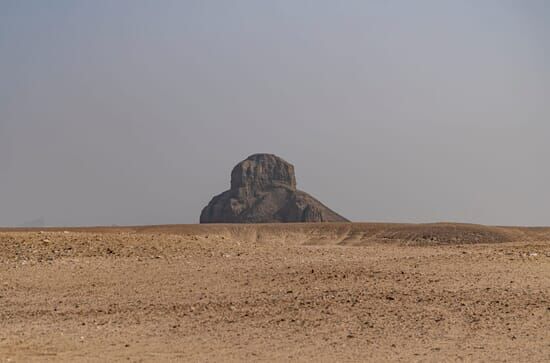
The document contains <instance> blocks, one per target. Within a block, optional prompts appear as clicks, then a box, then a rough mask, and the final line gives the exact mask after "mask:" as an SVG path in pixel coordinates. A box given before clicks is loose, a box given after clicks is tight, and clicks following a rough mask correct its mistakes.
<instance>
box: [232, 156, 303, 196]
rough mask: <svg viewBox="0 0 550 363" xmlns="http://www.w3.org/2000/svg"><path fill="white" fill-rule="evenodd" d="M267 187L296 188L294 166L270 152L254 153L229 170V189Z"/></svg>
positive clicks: (262, 188) (261, 188)
mask: <svg viewBox="0 0 550 363" xmlns="http://www.w3.org/2000/svg"><path fill="white" fill-rule="evenodd" d="M269 187H288V188H290V189H296V177H295V175H294V166H293V165H292V164H290V163H288V162H286V161H284V160H283V159H281V158H279V157H277V156H275V155H271V154H254V155H251V156H249V157H248V158H247V159H246V160H243V161H241V162H240V163H239V164H237V165H236V166H235V167H234V168H233V171H232V172H231V189H236V188H248V189H256V190H264V189H267V188H269Z"/></svg>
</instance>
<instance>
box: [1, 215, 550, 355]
mask: <svg viewBox="0 0 550 363" xmlns="http://www.w3.org/2000/svg"><path fill="white" fill-rule="evenodd" d="M24 361H34V362H43V361H56V362H57V361H71V362H72V361H90V362H105V361H131V362H145V361H192V362H209V361H210V362H219V361H285V362H286V361H297V362H298V361H316V362H318V361H324V362H336V361H339V362H347V361H355V362H361V361H375V362H384V361H402V362H410V361H418V362H442V361H496V362H545V361H550V228H521V227H486V226H479V225H467V224H450V223H441V224H424V225H412V224H383V223H324V224H321V223H303V224H301V223H297V224H264V225H223V224H222V225H170V226H142V227H108V228H107V227H96V228H49V229H0V362H24Z"/></svg>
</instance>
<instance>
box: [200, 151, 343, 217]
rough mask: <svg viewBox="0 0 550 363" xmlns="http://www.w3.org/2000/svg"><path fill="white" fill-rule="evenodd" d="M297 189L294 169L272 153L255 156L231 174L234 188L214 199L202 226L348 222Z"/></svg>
mask: <svg viewBox="0 0 550 363" xmlns="http://www.w3.org/2000/svg"><path fill="white" fill-rule="evenodd" d="M345 221H347V220H346V219H345V218H343V217H342V216H340V215H339V214H337V213H335V212H334V211H332V210H330V209H329V208H327V207H326V206H325V205H323V204H322V203H321V202H319V201H318V200H317V199H315V198H313V197H312V196H311V195H309V194H307V193H305V192H302V191H300V190H297V189H296V177H295V175H294V166H292V164H290V163H288V162H286V161H284V160H283V159H281V158H280V157H278V156H275V155H272V154H254V155H251V156H249V157H248V158H246V159H245V160H243V161H241V162H240V163H238V164H237V165H236V166H235V167H234V168H233V171H232V172H231V189H229V190H227V191H225V192H223V193H221V194H219V195H217V196H215V197H214V198H212V200H211V201H210V203H208V205H207V206H206V207H204V209H203V210H202V213H201V216H200V222H201V223H280V222H345Z"/></svg>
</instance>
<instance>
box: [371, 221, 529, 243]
mask: <svg viewBox="0 0 550 363" xmlns="http://www.w3.org/2000/svg"><path fill="white" fill-rule="evenodd" d="M521 236H522V234H521V233H518V231H515V230H513V229H506V228H499V227H487V226H482V225H475V224H454V223H437V224H417V225H404V226H396V227H393V228H388V229H386V230H384V231H382V232H380V233H378V234H377V235H376V237H377V238H378V239H381V240H393V241H401V242H408V243H420V244H424V243H444V244H449V243H458V244H471V243H496V242H510V241H513V240H515V239H516V238H518V237H521Z"/></svg>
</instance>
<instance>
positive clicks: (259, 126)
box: [0, 0, 550, 226]
mask: <svg viewBox="0 0 550 363" xmlns="http://www.w3.org/2000/svg"><path fill="white" fill-rule="evenodd" d="M549 39H550V2H548V1H545V0H541V1H528V0H526V1H520V0H517V1H506V0H499V1H497V0H494V1H489V0H485V1H484V0H466V1H439V0H431V1H422V0H419V1H405V0H403V1H391V0H390V1H387V0H380V1H362V0H361V1H351V0H349V1H321V0H312V1H301V0H284V1H271V0H269V1H267V0H266V1H263V0H249V1H241V0H235V1H222V0H219V1H208V0H198V1H184V0H182V1H160V0H150V1H138V0H135V1H133V0H132V1H130V0H128V1H123V0H121V1H111V0H97V1H84V0H83V1H78V0H70V1H69V0H67V1H57V0H49V1H42V0H36V1H31V0H0V176H1V177H0V225H4V226H14V225H21V224H23V223H26V222H28V221H31V220H33V219H36V218H39V217H44V218H45V221H46V224H48V225H110V224H157V223H196V222H197V221H198V217H199V213H200V210H201V208H202V207H203V206H204V205H205V204H206V203H207V202H208V201H209V200H210V198H211V197H212V196H213V195H214V194H217V193H220V192H222V191H223V190H226V189H228V186H229V174H230V171H231V168H232V167H233V166H234V165H235V164H236V163H237V162H238V161H240V160H242V159H244V158H245V157H247V156H248V155H250V154H253V153H257V152H269V153H275V154H277V155H279V156H282V157H283V158H285V159H286V160H287V161H289V162H291V163H293V164H294V165H295V167H296V173H297V181H298V187H299V188H300V189H302V190H305V191H307V192H309V193H311V194H312V195H314V196H316V197H318V198H319V199H320V200H321V201H323V202H325V204H327V205H328V206H330V207H331V208H333V209H334V210H336V211H337V212H339V213H341V214H342V215H344V216H346V217H348V218H349V219H352V220H354V221H395V222H432V221H449V220H450V221H461V222H474V223H485V224H513V225H519V224H521V225H550V188H549V186H550V142H549V141H548V139H549V136H550V41H549Z"/></svg>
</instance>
